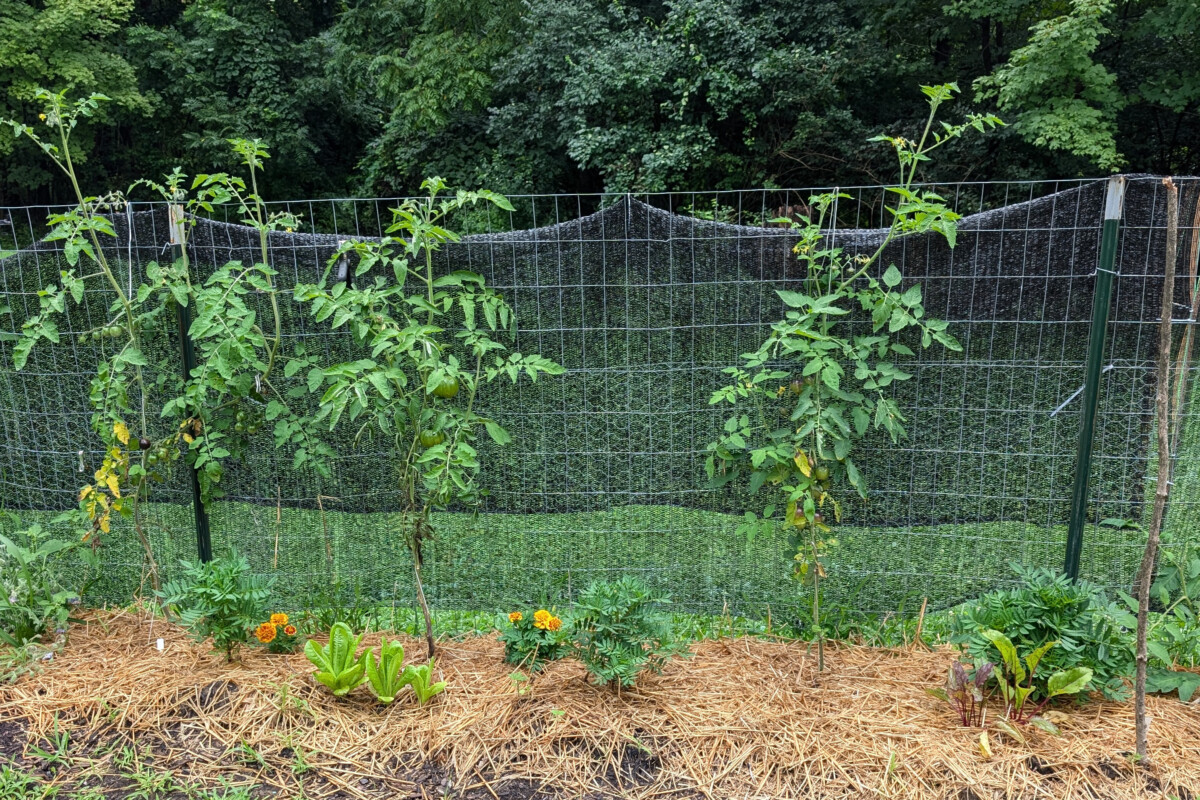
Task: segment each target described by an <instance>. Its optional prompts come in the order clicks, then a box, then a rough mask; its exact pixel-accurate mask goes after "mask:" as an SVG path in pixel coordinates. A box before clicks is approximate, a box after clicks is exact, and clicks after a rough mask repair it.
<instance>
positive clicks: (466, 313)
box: [295, 178, 563, 658]
mask: <svg viewBox="0 0 1200 800" xmlns="http://www.w3.org/2000/svg"><path fill="white" fill-rule="evenodd" d="M446 188H447V187H446V184H445V183H444V182H443V181H442V179H441V178H430V179H428V180H426V181H424V182H423V183H422V184H421V189H422V191H425V192H427V194H426V195H425V196H424V197H421V198H418V199H410V200H406V201H405V202H404V203H402V204H401V205H400V206H399V207H398V208H396V209H393V221H392V224H391V226H390V227H389V228H388V229H387V231H386V233H387V235H386V236H384V237H383V238H382V239H381V240H379V241H352V242H346V243H344V244H343V245H342V246H341V247H340V248H339V249H338V252H337V253H336V254H335V255H334V258H333V260H332V261H331V262H330V267H331V269H332V267H333V265H334V264H337V263H339V262H340V261H341V259H343V258H345V259H347V261H349V260H351V259H352V258H356V259H357V264H356V265H355V267H354V277H355V278H356V279H361V276H363V275H365V274H367V273H370V272H371V271H372V270H375V271H376V274H375V277H374V280H370V281H368V280H361V283H362V284H363V285H362V286H361V288H360V287H358V286H351V285H350V283H351V281H336V280H335V281H334V282H333V283H332V284H331V283H330V281H329V271H327V272H326V275H325V277H324V278H323V279H322V281H321V282H320V283H318V284H315V285H302V286H297V287H296V289H295V297H296V300H297V301H298V302H301V303H305V304H308V305H309V307H310V309H311V312H312V314H313V316H314V318H315V319H316V320H317V321H325V320H328V321H329V322H330V324H331V326H332V327H333V328H335V329H336V328H341V327H343V326H346V327H348V328H349V331H350V334H351V336H352V337H353V339H354V341H355V343H357V344H358V345H359V346H360V347H361V349H362V352H361V355H362V357H361V358H358V359H355V360H353V361H347V362H343V363H340V364H334V365H331V366H328V367H325V368H324V369H314V370H312V371H310V372H309V374H308V381H309V387H310V388H311V389H314V390H315V389H317V388H319V387H322V386H324V387H325V391H324V395H323V396H322V398H321V410H320V411H319V412H318V413H317V414H316V417H315V418H316V420H318V421H322V420H324V421H327V422H328V425H329V429H330V430H331V431H332V430H334V429H335V428H336V427H337V426H338V425H352V426H354V427H355V434H354V441H355V442H358V441H361V440H362V439H363V437H370V436H381V437H383V438H384V440H385V441H387V442H389V443H390V444H391V445H392V446H393V447H394V449H395V452H396V453H397V454H398V456H399V459H400V463H399V475H398V478H397V485H396V489H397V493H398V496H399V499H400V507H401V510H402V530H401V531H400V533H401V535H402V536H403V537H404V541H405V543H406V544H407V546H408V548H409V549H410V551H411V552H412V558H413V580H414V583H415V586H416V591H417V599H418V601H419V602H420V604H421V610H422V613H423V614H424V617H425V635H426V640H427V644H428V648H429V657H430V658H432V657H433V653H434V643H433V626H432V622H431V620H430V615H429V604H428V602H427V600H426V597H425V589H424V584H423V582H422V579H421V568H422V543H423V542H424V541H425V540H426V539H428V538H429V537H430V536H432V534H433V525H432V520H431V514H432V512H433V511H435V510H441V509H445V508H447V507H449V506H451V505H458V506H468V507H469V506H472V505H475V504H477V503H478V501H479V498H480V494H479V491H480V487H479V484H478V482H477V478H478V474H479V469H480V461H479V453H478V451H477V450H476V448H475V442H476V441H477V437H478V436H479V434H480V429H481V428H482V429H483V430H484V431H486V432H487V435H488V436H490V437H491V439H492V440H493V441H495V442H496V443H497V444H500V445H504V444H507V443H508V442H509V441H510V440H511V437H510V436H509V434H508V432H507V431H505V430H504V428H502V427H501V426H500V425H499V424H497V423H496V422H495V421H494V420H491V419H488V418H486V417H484V416H481V415H480V414H478V413H476V411H475V398H476V395H477V393H478V391H479V389H480V387H481V386H483V385H484V384H487V383H490V382H492V381H494V380H497V379H499V378H507V379H509V380H512V381H513V382H516V381H517V380H518V379H519V378H520V376H521V374H522V373H524V374H525V375H527V376H528V377H529V378H530V379H531V380H537V377H538V375H540V374H550V375H557V374H560V373H561V372H562V371H563V370H562V367H561V366H559V365H558V364H556V363H554V362H553V361H550V360H548V359H546V358H543V357H542V356H540V355H530V354H522V353H510V352H508V348H507V347H506V346H505V345H504V344H502V343H501V342H500V341H497V339H498V338H501V337H503V336H504V335H505V334H506V333H507V332H508V331H510V330H512V329H514V327H515V319H514V316H513V312H512V309H511V308H510V307H509V305H508V304H507V303H506V302H505V301H504V299H503V298H502V297H501V296H500V295H499V294H497V293H496V292H494V291H492V290H491V289H489V288H488V287H487V286H486V284H485V282H484V279H483V277H482V276H480V275H477V274H475V273H472V272H465V271H455V272H450V273H447V274H445V275H435V274H434V268H433V254H434V252H436V251H437V250H438V249H440V248H441V247H442V246H443V245H444V244H446V243H447V242H455V241H458V240H459V236H458V235H457V234H455V233H454V232H453V231H451V230H448V229H447V228H445V227H443V226H444V225H445V224H446V218H447V216H448V215H450V214H452V213H453V212H454V211H456V210H458V209H460V208H463V207H464V206H469V205H474V204H476V203H479V202H485V203H492V204H493V205H495V206H497V207H499V208H501V209H504V210H507V211H511V210H512V206H511V205H510V204H509V202H508V200H506V199H505V198H504V197H502V196H500V195H498V194H495V193H494V192H488V191H478V192H464V191H459V192H457V193H456V194H454V195H452V196H450V195H446V194H444V193H445V192H446ZM379 273H382V274H379ZM414 286H415V289H414Z"/></svg>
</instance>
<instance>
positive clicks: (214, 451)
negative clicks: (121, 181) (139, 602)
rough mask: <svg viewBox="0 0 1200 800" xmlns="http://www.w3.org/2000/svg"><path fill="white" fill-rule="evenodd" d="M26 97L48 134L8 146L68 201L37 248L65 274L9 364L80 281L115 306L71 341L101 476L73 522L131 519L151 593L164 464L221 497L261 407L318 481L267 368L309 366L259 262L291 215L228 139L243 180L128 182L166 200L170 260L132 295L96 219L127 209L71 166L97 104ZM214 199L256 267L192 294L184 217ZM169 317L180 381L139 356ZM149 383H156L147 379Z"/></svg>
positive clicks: (102, 528)
mask: <svg viewBox="0 0 1200 800" xmlns="http://www.w3.org/2000/svg"><path fill="white" fill-rule="evenodd" d="M36 98H37V99H38V100H39V101H40V102H41V103H42V104H43V106H44V108H45V111H44V113H42V114H41V115H40V119H41V121H42V122H44V123H45V125H46V126H47V127H48V128H49V129H50V133H49V134H48V135H47V136H46V137H43V135H42V133H41V132H39V130H37V129H35V128H34V127H33V126H31V125H26V124H23V123H20V122H16V121H13V120H4V122H6V123H7V124H8V125H9V126H10V127H11V128H12V130H13V132H14V133H15V134H16V135H17V136H18V137H21V136H24V137H28V138H29V139H30V140H32V141H33V142H34V144H35V145H36V146H37V147H39V148H40V149H41V150H42V152H43V153H44V154H45V155H46V156H47V157H48V158H49V159H50V160H51V161H52V162H53V163H54V164H55V166H57V167H58V168H59V170H60V171H62V172H63V174H64V175H65V176H66V177H67V179H68V181H69V182H70V185H71V187H72V189H73V192H74V194H75V199H76V203H77V204H76V206H75V207H74V208H72V209H69V210H68V211H65V212H62V213H52V214H51V215H50V217H49V219H48V223H49V225H50V227H51V230H50V233H49V235H47V236H46V241H50V242H61V243H62V256H63V259H64V260H65V261H66V266H67V268H66V269H63V270H61V271H60V281H59V284H58V285H49V286H47V287H45V288H44V289H42V290H41V291H40V292H38V304H39V305H38V311H37V313H35V314H33V315H31V316H30V317H28V318H27V319H25V320H24V322H23V323H22V326H21V335H20V339H19V341H18V342H17V343H16V344H15V345H14V346H13V357H14V364H15V366H16V368H17V369H18V370H21V369H24V368H25V366H26V364H27V362H28V359H29V356H30V353H31V352H32V350H33V348H34V346H35V345H37V344H38V343H39V342H41V341H45V342H47V343H49V344H51V345H58V344H61V343H62V338H63V337H62V335H61V333H60V329H59V322H58V319H59V317H61V316H62V315H64V314H66V313H67V303H68V301H70V302H71V303H73V304H75V305H76V306H80V305H84V304H85V303H86V300H85V291H87V290H88V286H89V285H91V284H97V286H96V291H99V292H105V293H108V294H109V295H112V296H113V297H114V299H113V300H112V303H111V305H110V306H109V309H108V314H107V318H106V320H105V321H104V322H103V323H102V324H101V325H99V326H97V327H95V328H94V329H92V330H87V331H83V332H82V333H80V334H79V337H78V344H81V345H83V344H88V343H94V344H95V345H96V352H97V366H96V370H95V373H94V374H93V376H92V380H91V387H90V393H89V399H90V401H91V404H92V408H93V414H92V420H91V422H92V428H93V430H94V431H95V433H96V434H97V435H98V436H99V437H100V438H101V439H102V441H103V443H104V456H103V457H102V459H101V463H100V466H99V467H98V468H97V469H96V470H95V472H94V475H93V478H92V481H91V482H90V483H88V484H87V485H85V486H83V487H82V489H81V490H80V495H79V502H80V512H81V514H82V515H83V516H84V517H85V518H86V519H81V521H80V522H81V527H83V528H84V529H85V531H86V532H85V534H84V538H85V539H89V540H96V539H99V537H100V535H102V534H108V533H110V532H111V526H112V519H113V514H114V513H115V514H118V515H119V516H122V517H127V518H129V519H131V520H132V527H133V530H134V532H135V533H136V535H137V537H138V539H139V542H140V543H141V546H142V549H143V552H144V556H145V561H146V565H147V570H148V574H149V577H150V582H151V586H152V587H153V588H154V589H155V590H157V589H158V588H159V570H158V564H157V561H156V559H155V556H154V552H153V549H152V547H151V544H150V538H149V536H148V535H147V525H148V524H149V523H148V521H147V520H146V519H145V518H144V517H143V514H142V512H141V507H142V504H143V503H144V502H145V501H146V499H147V497H148V496H149V490H150V487H151V485H152V484H153V483H155V482H157V481H161V480H163V479H164V471H165V469H166V468H167V467H169V466H170V464H172V463H173V462H176V461H179V460H183V461H185V462H186V463H187V464H188V465H189V466H190V467H191V468H192V469H194V470H195V471H196V474H197V477H198V479H199V483H200V488H201V494H202V498H203V501H204V502H206V503H207V502H209V501H210V500H212V499H213V498H216V497H219V496H220V495H221V490H220V482H221V478H222V474H223V467H222V464H223V463H224V462H225V461H226V460H227V459H229V458H238V457H240V456H241V455H242V454H243V453H244V451H245V448H246V445H247V443H248V441H249V438H250V437H251V436H253V435H254V434H255V433H256V432H257V431H258V429H259V427H260V426H261V425H263V424H264V423H265V421H266V418H267V416H268V409H269V418H270V419H272V420H274V421H275V428H274V433H275V442H276V444H277V445H278V446H287V447H289V448H291V449H292V450H293V452H294V461H295V464H296V466H298V467H299V466H303V465H306V464H307V465H309V466H311V467H312V468H313V469H314V470H316V471H317V472H318V473H322V474H324V473H327V467H326V466H325V458H326V457H327V456H328V455H329V454H331V453H332V450H331V449H330V448H329V447H328V446H327V445H326V444H324V443H323V442H321V441H320V440H318V439H316V438H314V437H313V435H312V431H313V430H314V428H313V427H312V426H311V425H309V424H306V423H307V418H306V417H305V416H303V415H302V414H300V413H298V412H296V411H295V410H294V408H293V404H294V400H289V397H290V395H284V394H282V393H280V392H279V391H278V390H277V389H276V388H275V384H274V383H273V382H272V378H273V377H274V376H275V374H276V373H277V372H279V371H284V372H286V373H287V374H289V375H290V374H294V373H295V372H296V371H299V370H300V369H307V368H308V367H309V366H311V358H310V357H309V356H307V355H306V354H305V353H304V351H303V348H302V347H301V348H298V349H297V350H296V352H295V354H294V355H292V356H285V355H284V354H283V353H282V352H281V343H282V333H281V318H280V311H279V299H278V288H277V286H276V285H275V283H274V279H273V278H274V275H275V272H274V270H272V269H271V268H270V267H269V266H268V258H267V235H268V233H270V232H271V231H274V230H291V229H293V228H294V227H295V226H296V225H298V224H299V220H298V219H297V218H296V217H295V216H294V215H292V214H291V213H290V212H281V213H268V212H267V210H266V206H265V204H264V202H263V200H262V198H261V197H260V195H259V193H258V175H259V173H261V171H262V168H263V164H264V161H265V160H266V159H267V157H268V154H267V152H266V150H265V149H264V148H263V147H262V144H261V142H259V141H258V140H245V139H233V140H229V143H230V146H231V147H232V148H233V150H234V152H235V154H236V155H237V157H238V159H239V160H240V162H241V164H242V165H243V166H244V167H246V169H247V172H248V177H249V182H248V183H247V181H245V180H243V179H242V178H240V177H236V176H231V175H228V174H225V173H216V174H202V175H197V176H196V177H195V179H194V180H192V182H191V184H190V187H189V184H188V180H187V176H186V175H184V174H183V173H182V172H181V171H180V170H178V169H175V170H174V171H173V172H171V173H170V174H169V175H167V176H166V178H165V180H164V182H163V183H156V182H153V181H146V180H142V181H138V182H136V183H135V184H134V187H142V188H147V187H148V188H149V189H150V190H151V191H153V192H155V193H157V194H158V195H159V196H160V197H162V198H163V199H164V200H166V201H167V202H168V203H170V204H171V222H172V234H173V238H174V239H175V241H176V244H178V245H179V247H178V248H177V251H178V252H179V254H180V256H179V258H177V259H176V260H175V261H173V262H172V263H168V264H160V263H158V262H150V263H149V264H147V265H146V281H145V282H144V283H142V284H141V285H139V286H137V287H136V288H134V287H133V286H132V285H128V286H127V285H123V281H121V280H118V279H117V275H116V273H115V271H114V265H113V264H112V263H111V262H110V259H109V257H108V256H107V255H106V254H105V249H104V245H103V244H102V240H105V239H111V238H113V237H115V236H116V231H115V229H114V228H113V225H112V222H111V221H110V219H109V217H108V216H107V214H109V213H110V212H119V211H121V210H123V209H124V208H125V202H126V201H125V195H124V194H122V193H119V192H110V193H108V194H105V195H102V196H98V197H97V196H85V194H84V192H83V190H82V188H81V186H80V183H79V180H78V177H77V175H76V168H75V163H74V161H73V160H72V145H71V134H72V132H73V131H74V130H75V129H76V127H77V126H78V125H79V124H80V123H81V122H82V121H83V120H85V119H86V118H89V117H92V116H94V115H96V114H97V113H98V111H99V107H100V104H101V103H102V102H104V101H106V100H108V98H107V97H105V96H103V95H99V94H93V95H91V96H89V97H88V98H85V99H82V100H76V101H73V102H72V101H69V100H68V99H67V96H66V93H65V92H60V93H53V92H48V91H46V90H38V91H37V93H36ZM134 187H131V188H134ZM189 192H192V193H193V194H192V196H191V197H189ZM226 203H229V204H233V205H235V206H236V208H237V210H238V213H239V214H240V215H241V217H242V222H244V223H245V224H247V225H250V226H251V227H253V228H254V229H255V230H256V231H257V233H258V235H259V244H260V248H259V256H260V258H261V261H259V262H258V263H256V264H252V265H250V266H243V265H242V264H241V263H240V262H230V263H228V264H225V265H224V266H222V267H220V268H218V269H217V270H216V271H215V272H214V273H213V274H212V276H211V277H210V278H209V279H208V280H207V281H205V282H204V283H203V284H200V283H195V282H193V281H192V278H191V268H190V264H189V260H188V247H187V237H188V232H189V230H190V227H191V225H192V224H194V221H195V218H194V215H195V214H196V213H211V212H212V211H213V209H214V207H215V206H217V205H222V204H226ZM253 295H265V296H266V298H267V300H268V304H269V308H270V315H269V318H268V319H267V320H262V319H260V317H259V315H258V314H257V312H256V311H255V310H253V309H252V308H251V307H250V305H249V304H248V302H247V301H248V299H249V298H250V297H251V296H253ZM180 308H183V309H187V313H190V314H192V315H193V317H194V319H193V322H192V324H191V326H190V328H189V330H188V333H189V336H190V337H191V339H192V340H193V342H194V344H195V347H196V350H197V360H198V364H199V366H197V367H196V369H195V370H193V371H192V373H191V374H189V375H186V376H178V370H177V369H176V365H175V364H173V363H166V362H161V361H160V362H159V363H152V362H151V360H150V359H151V353H152V349H151V348H149V347H148V346H147V345H148V343H149V341H150V338H149V337H151V336H153V335H156V334H158V335H162V334H165V333H167V332H168V331H169V330H170V329H172V328H174V326H175V325H176V324H177V322H176V320H177V319H178V316H177V312H178V310H179V309H180ZM260 323H261V324H260ZM163 358H166V357H165V356H164V357H163ZM148 374H155V375H156V376H157V378H156V379H155V380H154V381H149V380H147V378H146V375H148ZM151 399H153V401H154V402H153V404H158V403H161V407H162V414H161V418H160V419H154V418H152V417H151V415H150V414H149V413H148V409H149V408H151V407H152V403H151V402H150V400H151Z"/></svg>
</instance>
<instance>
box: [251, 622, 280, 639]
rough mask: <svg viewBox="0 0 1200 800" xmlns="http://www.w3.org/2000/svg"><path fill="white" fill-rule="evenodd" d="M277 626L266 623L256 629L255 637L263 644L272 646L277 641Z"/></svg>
mask: <svg viewBox="0 0 1200 800" xmlns="http://www.w3.org/2000/svg"><path fill="white" fill-rule="evenodd" d="M275 632H276V631H275V626H274V625H272V624H271V623H269V622H264V623H262V624H261V625H259V626H258V627H257V628H255V629H254V637H255V638H256V639H258V640H259V641H260V642H262V643H263V644H270V643H271V642H273V641H275Z"/></svg>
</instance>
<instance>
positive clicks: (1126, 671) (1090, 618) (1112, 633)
mask: <svg viewBox="0 0 1200 800" xmlns="http://www.w3.org/2000/svg"><path fill="white" fill-rule="evenodd" d="M1013 568H1014V569H1015V570H1016V572H1017V574H1018V575H1019V576H1020V578H1021V583H1020V585H1019V586H1017V587H1015V588H1012V589H1002V590H999V591H995V592H989V593H988V594H985V595H983V596H981V597H979V598H978V599H976V600H974V601H972V602H970V603H967V604H966V605H965V606H964V607H963V613H962V614H961V615H956V616H955V617H954V619H953V624H952V635H951V641H952V642H953V643H955V644H958V645H961V646H962V647H964V648H965V649H966V651H967V653H968V654H969V656H970V658H971V660H972V661H974V662H975V663H982V662H983V661H994V662H997V663H998V662H999V659H1000V654H999V652H998V651H997V649H996V647H995V645H994V643H993V642H992V641H991V640H990V639H989V638H988V637H987V636H986V635H985V633H984V632H985V631H988V630H997V631H1002V632H1003V633H1004V634H1005V636H1007V637H1008V638H1009V639H1010V640H1011V641H1012V643H1013V645H1014V647H1015V648H1016V649H1017V650H1018V651H1020V652H1026V653H1029V652H1033V651H1035V650H1037V649H1038V648H1040V647H1042V646H1043V645H1045V644H1047V643H1049V642H1056V643H1057V646H1056V647H1054V648H1053V649H1052V650H1050V651H1049V652H1047V653H1045V654H1044V655H1043V663H1042V667H1043V669H1042V671H1041V672H1039V673H1038V675H1037V676H1035V678H1034V684H1033V685H1034V688H1035V696H1037V697H1045V696H1046V694H1047V693H1048V691H1049V688H1050V687H1049V682H1048V677H1047V676H1049V675H1052V674H1055V673H1057V672H1063V671H1070V670H1072V669H1074V668H1075V667H1086V668H1088V669H1089V670H1091V673H1092V676H1091V678H1090V680H1089V684H1088V686H1087V687H1086V688H1087V689H1088V690H1095V691H1099V692H1102V693H1103V694H1104V696H1105V697H1107V698H1111V699H1123V698H1125V697H1127V696H1128V694H1129V691H1128V687H1127V686H1126V684H1125V682H1124V680H1123V679H1124V678H1127V677H1129V676H1131V675H1132V674H1133V668H1134V660H1133V658H1134V653H1133V637H1132V636H1131V634H1130V631H1131V630H1132V629H1133V627H1134V626H1135V625H1136V623H1137V620H1136V619H1135V618H1134V616H1133V615H1132V614H1130V613H1129V612H1128V611H1126V610H1125V609H1123V608H1121V607H1120V606H1118V605H1117V604H1115V603H1113V602H1111V601H1110V600H1109V599H1108V598H1107V597H1106V596H1105V594H1104V592H1103V591H1102V590H1101V589H1100V588H1099V587H1097V586H1094V585H1092V584H1090V583H1088V582H1087V581H1082V580H1080V581H1072V580H1070V579H1069V578H1067V577H1066V576H1065V575H1060V574H1056V573H1055V572H1053V571H1051V570H1048V569H1041V568H1027V567H1022V566H1020V565H1014V567H1013Z"/></svg>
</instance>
